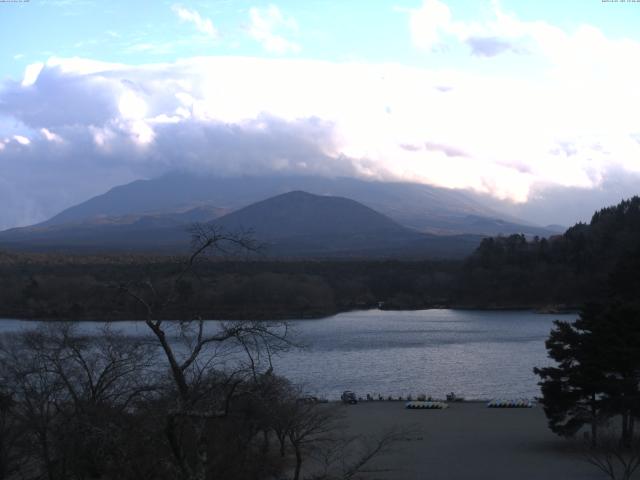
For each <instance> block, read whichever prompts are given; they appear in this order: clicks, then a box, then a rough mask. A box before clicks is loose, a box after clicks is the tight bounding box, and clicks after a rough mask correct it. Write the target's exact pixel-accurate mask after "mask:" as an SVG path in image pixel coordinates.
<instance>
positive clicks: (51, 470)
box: [0, 323, 155, 479]
mask: <svg viewBox="0 0 640 480" xmlns="http://www.w3.org/2000/svg"><path fill="white" fill-rule="evenodd" d="M151 360H152V357H150V355H149V349H148V348H145V345H144V344H142V343H140V342H137V341H135V340H131V339H125V338H124V337H123V336H122V335H120V334H118V333H116V332H112V331H110V329H108V328H106V329H104V330H103V331H102V332H101V335H99V336H96V337H90V336H87V335H81V334H79V333H78V332H77V327H76V326H75V325H73V324H60V323H56V324H48V325H46V324H43V325H41V326H40V327H38V328H37V329H36V330H34V331H26V332H23V333H20V334H16V335H13V336H8V337H5V338H4V339H3V341H2V344H1V346H0V372H1V373H0V375H1V376H2V382H3V385H7V386H10V387H11V389H12V396H11V404H10V413H11V421H12V423H13V424H14V426H15V427H17V428H18V429H19V430H20V431H22V433H23V435H24V436H25V438H24V440H25V441H24V442H22V443H23V446H24V447H25V448H23V449H22V451H21V452H20V457H21V458H22V459H23V460H24V461H25V463H30V465H31V469H34V468H35V467H34V466H35V465H39V467H38V468H36V470H38V469H40V470H42V471H44V472H45V473H46V476H47V477H48V478H49V479H54V478H68V477H69V476H71V475H72V472H73V474H74V475H79V472H81V471H91V472H93V473H95V474H98V473H100V472H104V471H106V470H107V469H108V468H109V463H110V462H111V461H112V460H113V458H112V457H113V456H114V455H117V452H116V451H117V450H118V445H117V443H118V440H119V438H120V435H119V433H120V432H121V426H122V425H121V424H122V423H123V422H122V420H123V417H124V416H125V415H126V414H128V412H129V411H130V409H131V407H132V404H133V402H135V401H138V400H140V399H141V398H142V397H144V396H145V395H147V394H150V393H151V392H152V391H153V390H154V388H155V386H154V385H153V383H152V382H151V380H152V377H151V376H150V375H149V371H148V366H149V364H150V361H151ZM119 422H120V423H119ZM14 445H15V443H14ZM33 446H35V448H33ZM27 461H28V462H27Z"/></svg>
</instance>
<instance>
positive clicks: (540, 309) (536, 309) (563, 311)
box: [0, 305, 580, 323]
mask: <svg viewBox="0 0 640 480" xmlns="http://www.w3.org/2000/svg"><path fill="white" fill-rule="evenodd" d="M371 310H378V311H380V312H420V311H427V310H461V311H469V310H477V311H481V312H510V311H513V312H531V313H535V314H538V315H572V314H578V313H579V311H580V308H579V307H575V306H565V305H563V306H562V307H560V306H557V308H555V307H554V306H550V305H544V306H517V305H516V306H514V305H506V306H496V305H489V306H469V305H434V306H428V307H419V308H384V307H383V308H377V307H375V306H372V308H354V309H344V310H335V311H330V312H322V313H317V314H304V313H302V314H298V315H296V314H287V315H272V316H255V315H233V314H232V315H227V316H225V317H224V318H206V319H204V320H205V321H215V322H221V321H264V322H268V321H274V322H277V321H287V320H293V321H297V320H301V321H304V320H322V319H325V318H330V317H334V316H336V315H340V314H345V313H356V312H367V311H371ZM3 320H18V321H25V322H67V321H71V322H76V321H77V322H115V323H117V322H144V321H145V320H146V319H145V318H143V317H135V316H134V317H132V316H127V317H125V316H124V315H117V316H105V317H95V316H88V317H83V318H67V317H62V316H47V315H43V316H28V315H25V316H23V315H20V314H18V315H16V314H15V312H13V314H3V313H0V322H1V321H3ZM160 320H163V321H168V322H171V321H174V322H175V321H179V320H178V319H176V318H160Z"/></svg>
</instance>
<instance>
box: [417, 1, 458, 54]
mask: <svg viewBox="0 0 640 480" xmlns="http://www.w3.org/2000/svg"><path fill="white" fill-rule="evenodd" d="M409 27H410V29H411V35H412V37H413V41H414V43H415V44H416V46H418V47H419V48H423V49H425V50H431V49H432V48H433V47H434V46H436V45H437V44H438V42H439V41H440V36H441V35H442V33H444V32H449V31H450V30H451V11H450V10H449V7H448V6H447V5H446V4H445V3H443V2H440V1H439V0H425V1H424V2H423V4H422V6H421V7H420V8H417V9H411V10H409Z"/></svg>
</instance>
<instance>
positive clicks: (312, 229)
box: [214, 191, 420, 239]
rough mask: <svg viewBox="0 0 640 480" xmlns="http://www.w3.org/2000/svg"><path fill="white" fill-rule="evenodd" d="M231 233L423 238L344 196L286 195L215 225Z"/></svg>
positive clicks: (245, 209) (287, 235)
mask: <svg viewBox="0 0 640 480" xmlns="http://www.w3.org/2000/svg"><path fill="white" fill-rule="evenodd" d="M214 223H215V224H217V225H220V226H223V227H225V228H226V229H227V230H237V229H241V228H243V227H244V228H251V229H253V231H254V232H255V234H256V235H257V236H259V237H261V238H264V239H278V238H287V237H292V236H300V235H304V236H317V235H326V234H327V233H330V234H331V235H347V236H348V235H371V234H374V235H375V234H383V235H399V236H402V235H411V236H414V237H415V236H420V234H419V233H417V232H413V231H411V230H409V229H408V228H406V227H403V226H401V225H399V224H398V223H396V222H394V221H393V220H391V219H390V218H388V217H386V216H384V215H382V214H381V213H378V212H376V211H375V210H372V209H371V208H369V207H365V206H364V205H362V204H361V203H358V202H356V201H354V200H350V199H348V198H343V197H330V196H320V195H313V194H310V193H307V192H302V191H293V192H289V193H284V194H282V195H278V196H275V197H272V198H269V199H267V200H263V201H261V202H257V203H254V204H252V205H249V206H248V207H245V208H242V209H240V210H238V211H235V212H232V213H230V214H228V215H225V216H224V217H222V218H220V219H218V220H217V221H215V222H214Z"/></svg>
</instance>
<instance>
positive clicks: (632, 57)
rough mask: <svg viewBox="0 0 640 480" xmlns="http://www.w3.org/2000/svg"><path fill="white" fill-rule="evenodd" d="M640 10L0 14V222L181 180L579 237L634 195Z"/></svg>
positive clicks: (574, 1) (399, 5)
mask: <svg viewBox="0 0 640 480" xmlns="http://www.w3.org/2000/svg"><path fill="white" fill-rule="evenodd" d="M639 22H640V3H638V2H613V1H606V0H563V1H562V2H559V1H556V0H549V1H547V0H537V1H535V2H522V1H519V0H502V1H497V0H494V1H490V0H486V1H483V0H473V1H464V0H390V1H387V0H376V1H375V2H373V1H370V0H361V1H359V0H349V1H342V0H340V1H338V0H335V1H330V0H305V1H299V0H298V1H293V0H291V1H279V2H275V3H264V2H259V1H249V2H246V1H244V0H228V1H227V0H218V1H193V2H187V1H184V2H180V3H177V2H172V1H159V0H147V1H144V0H137V1H135V2H131V1H124V0H122V1H119V0H111V1H109V2H104V1H98V0H95V1H93V0H48V1H45V0H30V1H2V2H0V36H1V39H2V41H1V42H0V204H2V208H1V209H0V228H7V227H10V226H16V225H25V224H29V223H33V222H36V221H40V220H43V219H45V218H48V217H49V216H51V215H53V214H55V213H57V212H58V211H60V210H61V209H63V208H65V207H68V206H70V205H72V204H75V203H78V202H79V201H82V200H85V199H87V198H89V197H90V196H93V195H96V194H99V193H102V192H103V191H105V190H107V189H108V188H110V187H111V186H114V185H116V184H120V183H125V182H128V181H131V180H133V179H137V178H146V177H151V176H155V175H159V174H161V173H163V172H165V171H168V170H172V169H176V168H187V169H191V170H196V171H206V172H213V173H217V174H221V175H236V174H253V173H255V174H273V173H275V174H290V173H305V174H307V173H308V174H319V175H352V176H358V177H363V178H370V179H394V180H395V179H401V180H410V181H417V182H423V183H430V184H435V185H440V186H446V187H452V188H462V189H469V190H470V191H472V192H474V193H476V194H478V195H483V196H484V198H485V200H486V201H489V202H491V203H493V204H494V205H500V206H502V207H504V208H505V209H506V210H508V211H509V212H510V213H512V214H519V215H523V216H525V217H526V218H527V219H528V220H531V221H536V222H538V223H544V224H548V223H561V224H571V223H573V222H575V221H576V220H579V219H582V220H586V219H588V216H589V213H590V212H591V211H592V210H593V209H594V208H596V207H598V206H603V205H604V204H606V203H608V202H616V201H618V200H619V199H620V198H621V197H622V196H628V195H630V194H633V193H638V191H639V190H640V188H639V187H640V87H639V85H640V60H639V59H640V29H638V28H637V25H638V24H639Z"/></svg>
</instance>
